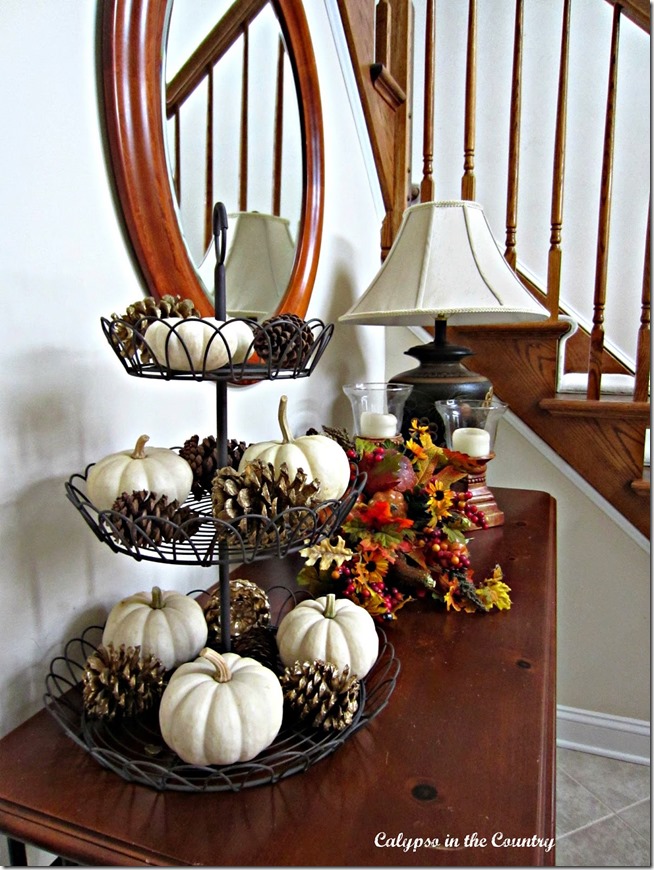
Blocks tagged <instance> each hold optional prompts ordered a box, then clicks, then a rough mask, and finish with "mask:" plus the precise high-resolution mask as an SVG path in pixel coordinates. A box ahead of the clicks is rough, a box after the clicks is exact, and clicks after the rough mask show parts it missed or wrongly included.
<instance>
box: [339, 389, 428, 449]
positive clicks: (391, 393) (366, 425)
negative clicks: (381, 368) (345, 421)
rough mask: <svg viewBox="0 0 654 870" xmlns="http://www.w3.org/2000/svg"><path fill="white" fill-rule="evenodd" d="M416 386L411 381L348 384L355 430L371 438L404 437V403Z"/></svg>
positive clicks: (357, 433) (395, 438)
mask: <svg viewBox="0 0 654 870" xmlns="http://www.w3.org/2000/svg"><path fill="white" fill-rule="evenodd" d="M412 389H413V387H411V386H409V385H408V384H386V383H360V384H345V386H344V387H343V392H344V393H345V395H346V396H347V397H348V399H349V400H350V404H351V405H352V416H353V419H354V434H355V435H356V436H358V437H359V438H368V439H370V440H371V441H375V440H378V441H383V440H386V439H390V440H395V441H397V440H401V437H402V436H401V435H400V429H401V427H402V415H403V413H404V403H405V402H406V400H407V397H408V395H409V393H410V392H411V390H412Z"/></svg>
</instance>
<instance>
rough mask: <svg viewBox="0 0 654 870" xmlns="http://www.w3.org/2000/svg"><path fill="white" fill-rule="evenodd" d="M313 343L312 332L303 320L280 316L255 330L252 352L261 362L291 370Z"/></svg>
mask: <svg viewBox="0 0 654 870" xmlns="http://www.w3.org/2000/svg"><path fill="white" fill-rule="evenodd" d="M313 342H314V338H313V332H312V330H311V327H310V326H309V324H308V323H307V322H306V321H305V320H302V318H301V317H298V316H297V314H281V315H279V316H277V317H271V318H269V319H268V320H264V322H263V323H262V324H261V326H260V327H258V328H256V329H255V337H254V350H255V351H256V353H257V354H258V355H259V357H261V359H262V360H266V361H268V360H270V362H271V363H272V364H273V365H279V366H281V367H283V368H289V369H292V368H295V367H296V366H298V365H299V364H301V363H302V361H303V360H304V359H305V358H306V356H307V354H308V353H309V352H310V350H311V347H312V346H313Z"/></svg>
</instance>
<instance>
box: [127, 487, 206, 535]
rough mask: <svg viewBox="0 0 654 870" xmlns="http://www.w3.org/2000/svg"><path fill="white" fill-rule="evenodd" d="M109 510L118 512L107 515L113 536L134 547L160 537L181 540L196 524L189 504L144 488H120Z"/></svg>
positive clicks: (193, 529)
mask: <svg viewBox="0 0 654 870" xmlns="http://www.w3.org/2000/svg"><path fill="white" fill-rule="evenodd" d="M112 510H114V511H116V513H118V514H120V516H119V517H116V516H112V517H111V521H112V523H113V525H114V527H115V529H116V534H115V537H117V538H118V539H119V540H120V541H122V542H123V543H126V544H128V545H129V544H133V545H134V546H136V547H152V546H157V545H158V544H160V543H161V542H162V541H166V542H170V541H184V540H185V539H186V537H190V536H191V535H194V534H195V533H196V532H197V530H198V529H199V528H200V519H199V517H198V515H197V514H196V513H195V512H194V511H192V510H191V509H190V508H189V507H185V506H184V507H180V504H179V502H178V501H177V500H176V499H175V500H173V501H171V502H169V501H168V496H166V495H162V496H159V495H157V493H155V492H148V490H147V489H142V490H139V491H134V492H132V493H128V492H123V493H122V494H121V495H120V496H119V497H118V498H117V499H116V501H115V502H114V503H113V506H112ZM123 517H124V519H123ZM194 517H197V520H196V521H192V522H188V524H187V525H185V526H184V529H183V530H180V529H179V528H178V527H179V526H181V525H182V524H183V523H186V522H187V521H188V520H193V518H194Z"/></svg>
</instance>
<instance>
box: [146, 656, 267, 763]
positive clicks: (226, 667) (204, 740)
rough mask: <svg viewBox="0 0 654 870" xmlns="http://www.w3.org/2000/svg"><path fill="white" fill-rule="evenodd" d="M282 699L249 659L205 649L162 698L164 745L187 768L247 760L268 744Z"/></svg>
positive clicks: (260, 667) (260, 668)
mask: <svg viewBox="0 0 654 870" xmlns="http://www.w3.org/2000/svg"><path fill="white" fill-rule="evenodd" d="M283 711H284V696H283V693H282V688H281V685H280V683H279V679H278V678H277V676H276V675H275V674H274V673H273V671H271V670H270V669H269V668H266V667H264V666H263V665H262V664H260V663H259V662H257V661H255V660H254V659H251V658H245V657H243V658H242V657H241V656H238V655H236V653H224V654H223V655H220V654H219V653H217V652H214V651H213V650H211V649H204V650H202V652H201V653H200V657H199V658H198V659H196V660H195V661H194V662H189V663H188V664H185V665H181V667H179V668H178V669H177V670H176V671H175V672H174V673H173V675H172V676H171V678H170V681H169V683H168V685H167V686H166V689H165V690H164V693H163V695H162V698H161V706H160V708H159V726H160V728H161V735H162V737H163V739H164V741H165V742H166V744H167V746H168V747H169V748H170V749H172V750H173V751H174V752H176V753H177V755H179V757H180V758H181V759H182V761H185V762H187V763H188V764H199V765H206V764H233V763H234V762H236V761H249V760H250V759H251V758H254V757H255V756H256V755H258V754H259V753H260V752H262V751H263V750H264V749H265V748H266V747H267V746H270V744H271V743H272V742H273V740H274V739H275V737H276V736H277V733H278V732H279V729H280V727H281V724H282V716H283Z"/></svg>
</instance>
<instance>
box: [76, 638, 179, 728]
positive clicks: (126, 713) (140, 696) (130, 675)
mask: <svg viewBox="0 0 654 870" xmlns="http://www.w3.org/2000/svg"><path fill="white" fill-rule="evenodd" d="M165 673H166V669H165V667H164V665H163V663H162V662H161V661H160V660H159V659H158V658H157V657H156V656H154V655H147V656H141V647H140V646H128V647H125V644H121V645H120V647H119V648H118V649H116V648H115V647H114V646H113V644H107V646H100V647H98V649H97V650H96V651H95V652H94V653H92V654H91V655H90V656H89V657H88V659H87V660H86V664H85V667H84V676H83V678H82V699H83V703H84V710H85V712H86V714H87V716H89V717H91V718H93V719H114V718H116V717H132V716H137V715H138V714H139V713H144V712H145V711H146V710H149V709H150V708H151V707H153V706H154V705H155V703H156V702H157V701H158V700H159V698H160V697H161V694H162V692H163V690H164V677H165Z"/></svg>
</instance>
